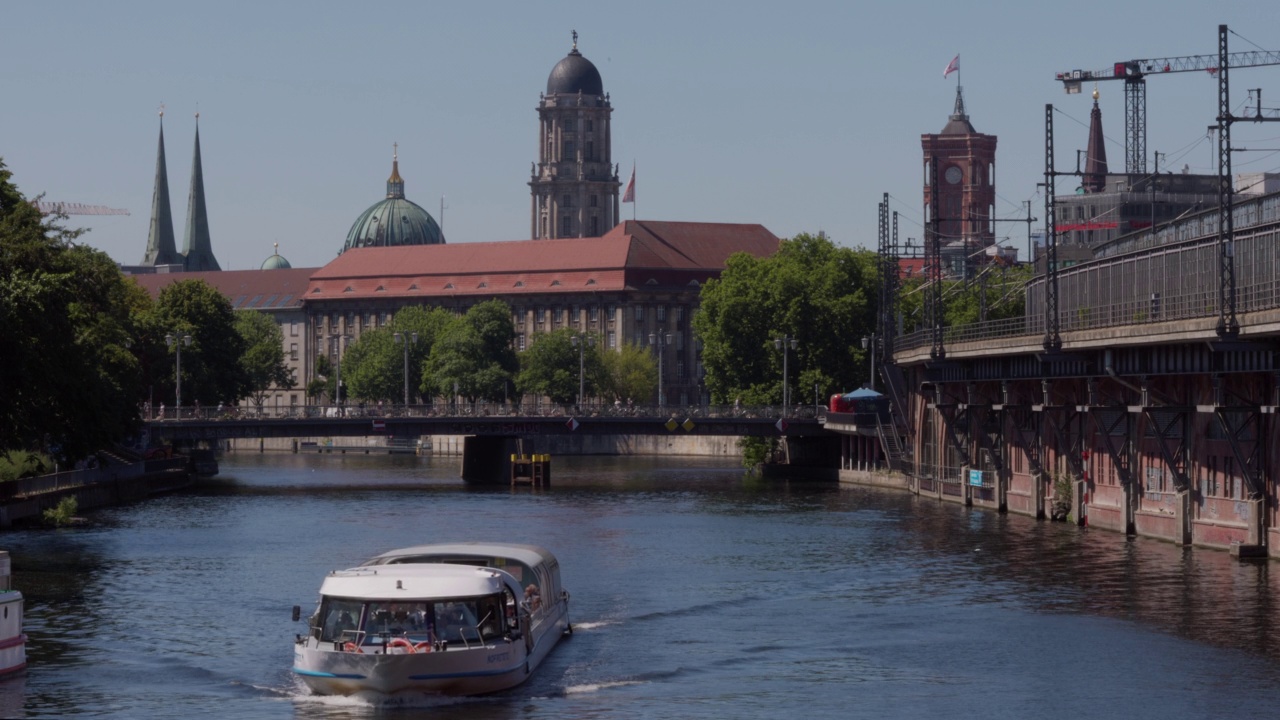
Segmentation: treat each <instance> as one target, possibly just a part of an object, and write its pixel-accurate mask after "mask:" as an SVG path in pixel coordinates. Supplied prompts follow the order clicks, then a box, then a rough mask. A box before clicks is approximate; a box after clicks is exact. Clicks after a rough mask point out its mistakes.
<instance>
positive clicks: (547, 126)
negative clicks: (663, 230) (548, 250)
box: [529, 32, 621, 240]
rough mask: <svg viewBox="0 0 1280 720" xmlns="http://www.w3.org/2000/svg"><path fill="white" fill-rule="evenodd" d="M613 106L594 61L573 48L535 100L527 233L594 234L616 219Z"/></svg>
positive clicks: (549, 235) (550, 235)
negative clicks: (535, 153) (534, 149)
mask: <svg viewBox="0 0 1280 720" xmlns="http://www.w3.org/2000/svg"><path fill="white" fill-rule="evenodd" d="M612 113H613V108H612V107H611V106H610V104H609V95H608V94H607V93H605V91H604V82H603V81H602V80H601V79H600V71H599V70H597V69H596V66H595V65H594V64H592V62H591V61H590V60H588V59H586V58H585V57H583V56H582V53H580V52H578V33H577V32H574V33H573V49H572V50H570V51H569V54H568V55H567V56H565V57H564V59H562V60H561V61H560V62H558V63H556V66H555V67H554V68H552V69H551V75H550V76H549V77H548V78H547V90H546V92H545V93H543V94H542V97H541V99H540V100H539V102H538V162H536V163H534V165H533V168H532V173H531V177H530V179H529V189H530V191H531V195H532V197H531V199H530V202H531V215H532V217H531V226H530V237H532V238H534V239H536V240H541V239H546V238H566V237H598V236H600V235H603V234H604V233H606V232H608V231H609V230H611V229H613V226H614V225H616V224H617V222H618V188H619V187H620V186H621V183H620V182H619V181H618V170H617V167H616V166H614V164H613V152H612V149H611V146H612V136H611V134H610V129H609V121H610V115H612Z"/></svg>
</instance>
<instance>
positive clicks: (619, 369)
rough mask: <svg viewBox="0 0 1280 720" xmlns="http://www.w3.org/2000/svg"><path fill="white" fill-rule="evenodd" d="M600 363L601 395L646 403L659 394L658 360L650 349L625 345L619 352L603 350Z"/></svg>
mask: <svg viewBox="0 0 1280 720" xmlns="http://www.w3.org/2000/svg"><path fill="white" fill-rule="evenodd" d="M600 364H601V369H602V370H603V373H602V377H601V385H600V394H601V395H603V396H605V397H612V398H614V399H615V400H631V399H635V398H641V400H642V401H643V400H644V399H647V398H650V397H653V394H654V393H655V392H657V389H658V361H657V360H655V359H654V357H653V353H651V352H650V351H649V349H648V348H644V347H640V346H639V345H632V344H630V343H623V344H622V346H621V347H620V348H618V351H617V352H609V351H600Z"/></svg>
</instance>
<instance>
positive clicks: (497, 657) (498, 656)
mask: <svg viewBox="0 0 1280 720" xmlns="http://www.w3.org/2000/svg"><path fill="white" fill-rule="evenodd" d="M510 657H511V652H510V651H507V652H500V653H494V654H492V655H490V656H489V660H488V661H489V662H490V663H496V662H506V661H507V660H508V659H510Z"/></svg>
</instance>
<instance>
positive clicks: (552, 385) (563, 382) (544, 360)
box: [516, 328, 656, 405]
mask: <svg viewBox="0 0 1280 720" xmlns="http://www.w3.org/2000/svg"><path fill="white" fill-rule="evenodd" d="M575 334H577V333H576V332H575V331H574V330H573V329H571V328H561V329H559V330H555V331H553V332H549V333H542V334H539V335H535V336H534V339H533V344H532V345H530V346H529V349H527V350H525V351H524V352H523V353H521V354H520V374H519V375H517V376H516V387H517V388H519V390H520V392H521V393H525V394H535V395H545V396H546V397H547V398H549V399H550V400H551V402H553V403H556V404H559V405H568V404H570V403H572V402H573V401H574V399H575V398H576V397H578V359H579V358H578V348H577V347H576V346H575V345H574V344H573V341H572V340H571V338H572V337H573V336H574V335H575ZM598 347H599V342H597V343H596V348H598ZM582 364H583V381H584V385H585V386H586V388H585V391H586V394H587V395H588V396H591V395H595V394H597V393H596V388H597V383H598V381H599V378H600V377H601V376H602V372H601V363H600V353H599V352H598V350H595V349H593V348H591V347H588V348H587V349H586V350H585V351H584V354H583V356H582ZM655 378H656V373H655Z"/></svg>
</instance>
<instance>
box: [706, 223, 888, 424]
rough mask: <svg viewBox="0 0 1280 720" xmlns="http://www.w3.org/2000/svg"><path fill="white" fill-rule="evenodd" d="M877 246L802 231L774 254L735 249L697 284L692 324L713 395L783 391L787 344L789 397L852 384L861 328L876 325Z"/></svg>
mask: <svg viewBox="0 0 1280 720" xmlns="http://www.w3.org/2000/svg"><path fill="white" fill-rule="evenodd" d="M875 259H876V256H875V253H873V252H871V251H869V250H863V249H859V250H853V249H850V248H842V247H836V246H835V245H834V244H833V243H832V242H831V241H830V240H828V239H826V238H825V237H819V236H812V235H807V234H802V235H797V236H796V237H794V238H792V239H790V240H785V241H783V242H782V245H781V246H780V247H779V249H778V252H777V253H775V254H774V255H773V256H771V257H767V258H756V257H753V256H751V255H747V254H745V253H739V254H737V255H734V256H732V257H731V258H729V262H728V263H727V265H726V268H725V270H724V272H723V273H721V275H720V277H719V278H718V279H715V280H710V281H708V282H707V283H706V285H704V286H703V289H702V293H701V309H700V310H699V312H698V314H697V315H695V316H694V319H693V328H694V332H695V333H696V334H697V336H698V337H699V338H700V339H701V340H702V343H703V353H702V358H703V365H704V367H705V368H706V373H707V375H706V383H707V388H708V390H710V392H711V397H712V401H713V402H717V403H728V402H733V401H734V400H741V401H742V402H744V403H749V404H751V403H769V404H776V403H779V402H781V400H782V371H783V352H782V351H781V350H780V349H778V348H777V347H776V346H775V341H776V340H777V339H778V338H781V337H783V336H786V337H791V338H795V339H796V341H797V342H796V345H797V347H796V349H794V350H790V349H788V350H787V358H786V360H787V361H786V365H787V372H788V375H789V377H788V384H789V385H790V387H791V388H792V390H793V392H792V397H793V398H795V399H797V400H799V401H801V402H804V401H807V398H808V397H809V395H808V392H809V391H810V390H811V389H812V388H813V386H814V385H815V384H817V385H818V389H819V394H820V395H823V396H825V395H826V394H828V393H830V392H834V391H838V390H844V389H849V388H853V387H857V386H858V385H860V384H861V383H862V382H863V380H862V378H863V377H864V375H865V372H866V367H867V364H866V362H867V361H866V354H867V353H866V351H864V350H863V349H862V338H863V336H866V335H869V334H870V333H871V332H872V330H873V329H874V327H875V307H874V298H875V296H876V287H877V285H876V283H877V276H876V271H875V267H876V265H875Z"/></svg>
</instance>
